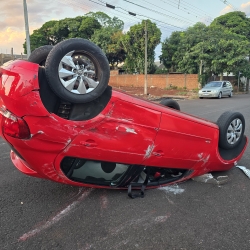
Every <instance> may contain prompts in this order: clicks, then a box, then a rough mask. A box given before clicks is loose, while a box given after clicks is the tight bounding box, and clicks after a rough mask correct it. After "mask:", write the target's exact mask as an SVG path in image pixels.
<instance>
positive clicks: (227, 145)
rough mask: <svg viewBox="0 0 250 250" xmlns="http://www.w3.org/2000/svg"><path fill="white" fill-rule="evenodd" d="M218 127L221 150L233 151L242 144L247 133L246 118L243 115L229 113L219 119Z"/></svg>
mask: <svg viewBox="0 0 250 250" xmlns="http://www.w3.org/2000/svg"><path fill="white" fill-rule="evenodd" d="M217 125H218V126H219V129H220V137H219V146H220V147H221V148H224V149H232V148H235V147H237V146H238V145H239V144H240V142H241V141H242V138H243V136H244V131H245V118H244V116H243V115H242V114H241V113H239V112H232V111H227V112H225V113H223V114H222V115H221V116H220V117H219V119H218V121H217Z"/></svg>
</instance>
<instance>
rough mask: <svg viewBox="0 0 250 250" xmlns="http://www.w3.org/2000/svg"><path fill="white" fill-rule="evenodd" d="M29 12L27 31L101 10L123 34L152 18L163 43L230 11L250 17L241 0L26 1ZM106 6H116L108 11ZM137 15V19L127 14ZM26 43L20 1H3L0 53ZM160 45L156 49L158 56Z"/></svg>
mask: <svg viewBox="0 0 250 250" xmlns="http://www.w3.org/2000/svg"><path fill="white" fill-rule="evenodd" d="M26 1H27V6H28V12H29V29H30V34H32V32H33V30H34V29H37V28H40V27H41V26H42V24H44V23H45V22H47V21H49V20H52V19H53V20H59V19H63V18H66V17H76V16H79V15H84V14H86V13H88V12H90V11H93V12H96V11H102V12H105V13H107V14H108V15H109V16H111V17H113V16H116V17H118V18H120V19H121V20H123V21H124V23H125V27H124V32H126V31H128V30H129V27H130V26H132V25H134V24H137V23H139V22H141V20H143V19H146V18H147V19H148V18H149V19H151V20H152V21H153V22H155V23H156V24H157V26H158V27H159V28H160V29H161V32H162V37H161V40H162V41H163V40H164V39H165V38H166V37H168V36H169V35H170V34H171V32H173V31H176V30H185V29H186V28H187V27H189V26H192V25H194V24H195V23H196V22H204V23H205V24H206V25H209V23H210V22H211V21H212V20H213V19H214V18H216V17H218V16H220V15H222V14H225V13H227V12H230V11H235V10H240V11H243V12H245V13H246V15H247V16H248V15H249V16H250V1H247V0H245V1H243V0H228V1H225V0H210V1H207V0H192V1H190V0H185V1H184V0H154V1H152V0H107V1H104V0H26ZM106 3H108V4H111V5H113V6H115V7H116V8H115V9H110V8H107V7H106V6H105V5H106ZM129 11H130V12H133V13H136V16H132V15H129V14H128V12H129ZM24 40H25V26H24V17H23V1H21V0H8V1H7V0H4V1H1V6H0V53H6V52H7V53H10V51H11V48H13V49H14V53H16V54H20V53H22V52H23V48H22V44H23V42H24ZM160 54H161V48H160V46H158V47H157V49H156V55H157V57H158V56H159V55H160ZM156 60H157V58H156Z"/></svg>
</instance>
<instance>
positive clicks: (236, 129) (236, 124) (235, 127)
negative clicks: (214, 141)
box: [227, 118, 242, 145]
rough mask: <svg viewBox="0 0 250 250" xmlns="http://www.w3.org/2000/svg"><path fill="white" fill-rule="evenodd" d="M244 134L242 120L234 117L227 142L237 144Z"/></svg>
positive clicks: (228, 130)
mask: <svg viewBox="0 0 250 250" xmlns="http://www.w3.org/2000/svg"><path fill="white" fill-rule="evenodd" d="M241 134H242V121H241V120H240V119H238V118H237V119H234V120H233V121H232V122H231V123H230V125H229V127H228V129H227V142H228V143H229V144H231V145H233V144H235V143H236V142H237V141H238V140H239V139H240V137H241Z"/></svg>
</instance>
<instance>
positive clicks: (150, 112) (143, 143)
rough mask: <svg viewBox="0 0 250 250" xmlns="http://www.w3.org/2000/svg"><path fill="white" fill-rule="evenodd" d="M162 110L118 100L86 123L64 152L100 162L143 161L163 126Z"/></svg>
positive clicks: (134, 162)
mask: <svg viewBox="0 0 250 250" xmlns="http://www.w3.org/2000/svg"><path fill="white" fill-rule="evenodd" d="M160 119H161V112H159V111H157V110H154V109H150V108H147V107H143V106H141V105H138V104H134V103H132V102H127V101H124V100H121V99H119V100H116V101H115V102H114V103H110V105H109V108H108V109H106V113H105V114H102V115H100V116H98V117H96V118H94V119H92V120H91V121H89V123H85V124H84V126H83V128H82V130H81V131H80V133H79V134H78V136H77V137H76V138H75V139H74V141H72V142H71V144H70V145H69V146H68V148H67V149H66V150H65V152H64V153H63V154H64V156H72V157H78V158H85V159H91V160H98V161H107V162H117V163H124V164H129V163H133V164H141V163H142V162H143V159H144V158H145V154H146V153H147V150H148V148H149V147H150V145H153V144H154V140H155V137H156V134H157V131H158V128H159V126H160Z"/></svg>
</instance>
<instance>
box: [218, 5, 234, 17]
mask: <svg viewBox="0 0 250 250" xmlns="http://www.w3.org/2000/svg"><path fill="white" fill-rule="evenodd" d="M232 11H234V9H233V8H232V7H231V6H230V5H227V6H226V7H225V8H224V9H223V10H222V11H221V12H220V15H225V14H226V13H228V12H232Z"/></svg>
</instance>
